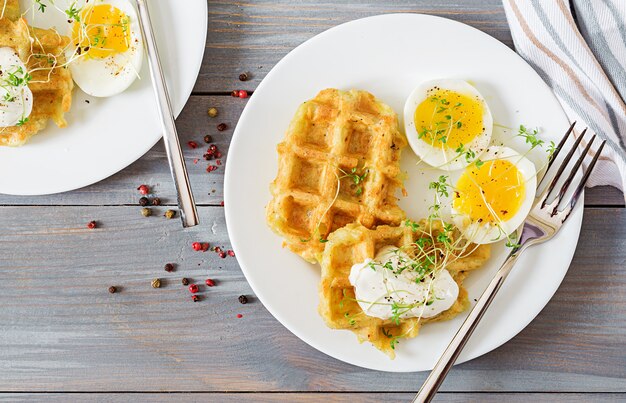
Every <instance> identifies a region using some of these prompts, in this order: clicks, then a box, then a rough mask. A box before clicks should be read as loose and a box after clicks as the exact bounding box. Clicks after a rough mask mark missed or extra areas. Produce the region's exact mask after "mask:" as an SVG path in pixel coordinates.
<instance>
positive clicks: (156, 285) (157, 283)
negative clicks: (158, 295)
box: [152, 278, 161, 288]
mask: <svg viewBox="0 0 626 403" xmlns="http://www.w3.org/2000/svg"><path fill="white" fill-rule="evenodd" d="M152 288H161V279H160V278H155V279H154V280H152Z"/></svg>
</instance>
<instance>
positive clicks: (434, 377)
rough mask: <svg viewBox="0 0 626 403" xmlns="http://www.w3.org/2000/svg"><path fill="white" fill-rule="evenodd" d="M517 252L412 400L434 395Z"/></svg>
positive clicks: (508, 271)
mask: <svg viewBox="0 0 626 403" xmlns="http://www.w3.org/2000/svg"><path fill="white" fill-rule="evenodd" d="M519 252H521V250H514V251H513V252H511V254H510V255H509V257H507V259H506V261H505V262H504V264H503V265H502V267H500V270H498V272H497V273H496V275H495V276H494V278H493V279H492V280H491V282H490V283H489V285H488V286H487V288H486V289H485V291H484V292H483V294H482V295H481V296H480V298H479V299H478V301H477V302H476V305H474V308H472V310H471V311H470V313H469V315H468V316H467V319H465V322H463V324H462V325H461V327H460V328H459V331H458V332H457V333H456V334H455V335H454V338H452V341H451V342H450V344H449V345H448V347H446V350H445V351H444V353H443V354H442V355H441V358H439V361H438V362H437V364H436V365H435V367H434V368H433V370H432V371H431V372H430V375H428V378H426V381H424V384H423V385H422V387H421V388H420V390H419V392H418V393H417V395H416V396H415V398H414V399H413V402H420V403H422V402H430V401H431V400H432V399H433V397H435V394H436V393H437V390H439V387H440V386H441V384H442V383H443V380H444V379H445V378H446V375H448V371H450V368H452V365H454V362H455V361H456V359H457V358H458V357H459V354H461V351H462V350H463V348H464V347H465V344H467V341H468V340H469V338H470V336H471V335H472V333H473V332H474V329H476V326H478V323H479V322H480V320H481V319H482V317H483V315H484V314H485V312H487V308H489V305H491V301H493V299H494V298H495V296H496V294H497V293H498V290H500V287H501V286H502V283H504V280H505V279H506V277H507V276H508V275H509V273H510V272H511V269H512V268H513V266H514V265H515V261H516V260H517V257H518V256H519Z"/></svg>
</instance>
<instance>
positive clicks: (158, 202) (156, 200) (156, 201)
mask: <svg viewBox="0 0 626 403" xmlns="http://www.w3.org/2000/svg"><path fill="white" fill-rule="evenodd" d="M152 205H153V206H160V205H161V199H159V198H158V197H155V198H154V199H152Z"/></svg>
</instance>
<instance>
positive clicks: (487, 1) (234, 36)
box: [195, 0, 512, 92]
mask: <svg viewBox="0 0 626 403" xmlns="http://www.w3.org/2000/svg"><path fill="white" fill-rule="evenodd" d="M387 13H423V14H432V15H438V16H442V17H446V18H451V19H454V20H458V21H461V22H463V23H466V24H468V25H471V26H473V27H476V28H478V29H480V30H482V31H484V32H486V33H488V34H489V35H491V36H493V37H495V38H497V39H499V40H500V41H502V42H504V43H505V44H506V45H508V46H512V40H511V33H510V31H509V28H508V25H507V23H506V18H505V16H504V10H503V8H502V3H501V1H500V0H421V1H415V0H394V1H376V0H365V1H364V0H359V1H355V0H348V1H329V2H317V1H314V0H308V1H302V0H295V1H290V0H280V1H273V0H260V1H259V0H255V1H219V0H218V1H213V0H211V1H209V34H208V40H207V51H206V54H205V57H204V62H203V65H202V71H201V72H200V79H199V80H198V83H197V84H196V87H195V90H196V91H202V92H224V91H226V92H230V91H232V90H233V89H235V88H241V89H254V88H256V86H257V85H258V84H259V82H260V81H261V80H262V79H263V77H265V75H266V74H267V73H268V72H269V70H270V69H271V68H272V67H273V66H274V65H275V64H276V63H277V62H278V61H279V60H280V59H281V58H282V57H283V56H285V55H286V54H287V53H288V52H289V51H290V50H292V49H293V48H294V47H296V46H297V45H299V44H301V43H302V42H304V41H305V40H307V39H309V38H311V37H312V36H314V35H316V34H318V33H320V32H323V31H325V30H327V29H329V28H331V27H333V26H335V25H338V24H341V23H343V22H347V21H351V20H354V19H357V18H363V17H368V16H372V15H378V14H387ZM416 40H418V38H416ZM242 72H248V73H250V75H251V80H250V81H248V82H246V83H241V82H240V81H239V80H238V77H239V74H240V73H242Z"/></svg>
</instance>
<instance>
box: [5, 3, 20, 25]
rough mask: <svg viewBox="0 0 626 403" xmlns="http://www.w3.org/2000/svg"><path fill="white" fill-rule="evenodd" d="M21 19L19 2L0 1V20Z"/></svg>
mask: <svg viewBox="0 0 626 403" xmlns="http://www.w3.org/2000/svg"><path fill="white" fill-rule="evenodd" d="M21 17H22V12H21V11H20V2H19V0H0V20H1V19H4V18H6V19H7V20H9V21H17V20H19V19H20V18H21Z"/></svg>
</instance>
